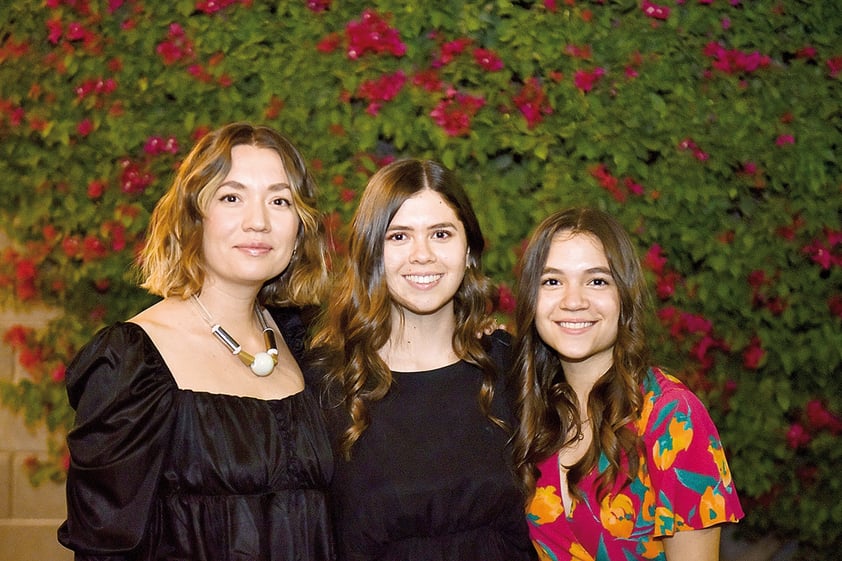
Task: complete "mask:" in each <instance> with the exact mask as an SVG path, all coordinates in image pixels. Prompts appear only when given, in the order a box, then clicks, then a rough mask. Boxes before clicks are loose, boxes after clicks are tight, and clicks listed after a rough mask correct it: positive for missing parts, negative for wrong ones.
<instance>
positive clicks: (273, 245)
mask: <svg viewBox="0 0 842 561" xmlns="http://www.w3.org/2000/svg"><path fill="white" fill-rule="evenodd" d="M315 204H316V186H315V184H314V182H313V179H312V178H311V176H310V174H309V172H308V171H307V168H306V166H305V163H304V159H303V157H302V156H301V154H300V153H299V151H298V150H297V149H296V148H295V146H294V145H293V144H292V143H291V142H290V141H289V140H288V139H287V138H286V137H284V136H283V135H281V134H280V133H278V132H277V131H275V130H273V129H271V128H269V127H265V126H254V125H251V124H248V123H232V124H229V125H226V126H223V127H221V128H220V129H218V130H216V131H213V132H211V133H208V134H207V135H205V136H204V137H203V138H201V139H200V140H199V141H198V142H197V143H196V145H195V146H194V147H193V149H192V150H191V152H190V153H189V154H188V155H187V157H186V158H185V159H184V161H183V162H182V163H181V165H180V167H179V169H178V172H177V174H176V177H175V180H174V182H173V184H172V186H171V187H170V189H169V190H168V191H167V193H166V194H165V195H164V196H163V197H162V198H161V200H160V201H159V202H158V204H157V206H156V208H155V210H154V212H153V214H152V219H151V222H150V224H149V231H148V236H147V241H146V246H145V248H144V250H143V251H142V253H141V256H140V261H141V262H140V268H141V271H142V274H143V283H142V286H143V287H144V288H146V289H147V290H148V291H149V292H150V293H152V294H155V295H157V296H159V297H160V298H161V299H160V301H158V302H157V303H156V304H154V305H152V306H151V307H149V308H147V309H145V310H143V311H141V312H140V313H139V314H137V315H136V316H134V317H133V318H131V319H130V320H128V321H127V322H118V323H116V324H114V325H111V326H109V327H106V328H104V329H102V330H101V331H100V332H99V333H97V334H96V335H95V336H94V338H93V339H92V340H91V341H90V342H89V343H88V344H87V345H86V346H85V347H84V348H83V349H82V350H81V351H80V352H79V353H78V355H77V356H76V358H75V359H74V360H73V362H72V364H71V365H70V366H69V367H68V370H67V392H68V397H69V398H70V403H71V405H72V406H73V408H74V409H75V410H76V422H75V426H74V428H73V430H71V432H70V434H69V435H68V446H69V449H70V457H71V464H70V470H69V473H68V480H67V521H66V522H65V523H64V524H63V525H62V527H61V528H60V529H59V541H60V542H61V543H62V544H64V545H65V546H66V547H68V548H69V549H72V550H73V551H74V552H75V553H76V559H77V560H87V559H90V560H94V559H96V560H100V559H109V560H133V561H153V560H162V559H190V560H191V561H201V560H207V561H216V560H220V559H249V560H265V561H291V560H294V559H296V560H297V559H307V560H312V561H327V560H331V559H334V552H333V537H332V530H331V526H330V516H329V512H328V510H327V499H326V487H327V484H328V482H329V480H330V478H331V474H332V470H333V454H332V451H331V448H330V442H329V439H328V435H327V432H326V430H325V426H324V421H323V417H322V416H321V414H320V412H319V409H318V403H317V400H316V397H315V395H314V394H312V393H311V390H310V388H309V387H306V386H305V383H304V375H303V371H306V363H305V362H302V358H303V350H304V340H305V336H306V328H307V324H306V322H305V321H304V319H303V317H302V309H301V307H302V306H311V305H315V304H319V302H320V298H321V295H322V293H323V291H324V287H325V282H326V280H327V274H326V267H325V256H324V247H325V244H324V239H323V232H322V226H321V220H320V217H319V212H318V210H317V209H316V206H315ZM270 310H271V311H272V314H271V315H270V313H269V311H270Z"/></svg>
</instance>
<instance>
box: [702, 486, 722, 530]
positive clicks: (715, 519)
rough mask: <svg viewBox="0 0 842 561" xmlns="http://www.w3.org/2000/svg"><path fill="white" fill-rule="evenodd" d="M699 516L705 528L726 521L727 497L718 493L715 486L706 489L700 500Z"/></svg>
mask: <svg viewBox="0 0 842 561" xmlns="http://www.w3.org/2000/svg"><path fill="white" fill-rule="evenodd" d="M699 516H700V517H701V519H702V525H703V526H704V527H705V528H707V527H708V526H711V525H713V524H718V523H720V522H725V497H723V496H722V494H721V493H717V492H716V491H715V490H714V488H713V487H708V488H707V489H705V492H704V493H702V497H701V499H700V501H699Z"/></svg>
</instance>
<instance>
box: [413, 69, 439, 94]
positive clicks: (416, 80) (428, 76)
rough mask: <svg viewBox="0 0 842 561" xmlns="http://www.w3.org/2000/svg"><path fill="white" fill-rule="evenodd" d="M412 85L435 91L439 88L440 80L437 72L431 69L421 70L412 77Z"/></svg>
mask: <svg viewBox="0 0 842 561" xmlns="http://www.w3.org/2000/svg"><path fill="white" fill-rule="evenodd" d="M412 85H414V86H418V87H420V88H422V89H423V90H425V91H428V92H435V91H438V90H440V89H441V87H442V82H441V79H440V78H439V75H438V72H437V71H436V70H435V69H433V68H430V69H427V70H421V71H419V72H417V73H416V74H415V75H414V76H413V77H412Z"/></svg>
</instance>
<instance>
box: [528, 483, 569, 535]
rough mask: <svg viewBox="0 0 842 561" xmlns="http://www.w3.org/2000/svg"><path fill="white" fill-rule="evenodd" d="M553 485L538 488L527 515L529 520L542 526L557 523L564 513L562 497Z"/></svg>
mask: <svg viewBox="0 0 842 561" xmlns="http://www.w3.org/2000/svg"><path fill="white" fill-rule="evenodd" d="M557 491H558V490H557V489H556V488H555V486H553V485H548V486H546V487H538V488H537V489H536V490H535V496H534V497H533V498H532V503H531V504H530V505H529V511H528V512H527V514H526V517H527V519H528V520H529V521H530V522H532V523H533V524H535V525H536V526H540V525H542V524H550V523H552V522H555V521H556V520H557V519H558V517H559V516H561V515H562V514H563V513H564V506H563V505H562V504H561V495H560V494H559V493H558V492H557Z"/></svg>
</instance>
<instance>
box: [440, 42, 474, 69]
mask: <svg viewBox="0 0 842 561" xmlns="http://www.w3.org/2000/svg"><path fill="white" fill-rule="evenodd" d="M472 42H473V41H471V40H470V39H468V38H467V37H463V38H461V39H456V40H454V41H448V42H446V43H444V44H443V45H442V46H441V54H440V55H439V57H438V58H437V59H436V60H434V61H433V68H439V67H441V66H445V65H447V64H450V63H451V62H453V59H454V58H456V57H457V56H459V55H460V54H462V53H463V52H464V51H465V49H467V48H468V47H469V46H470V45H471V43H472Z"/></svg>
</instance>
